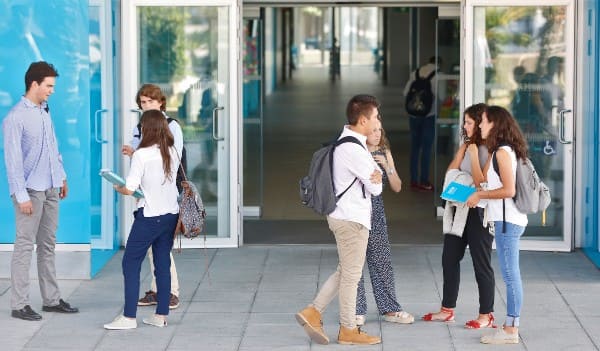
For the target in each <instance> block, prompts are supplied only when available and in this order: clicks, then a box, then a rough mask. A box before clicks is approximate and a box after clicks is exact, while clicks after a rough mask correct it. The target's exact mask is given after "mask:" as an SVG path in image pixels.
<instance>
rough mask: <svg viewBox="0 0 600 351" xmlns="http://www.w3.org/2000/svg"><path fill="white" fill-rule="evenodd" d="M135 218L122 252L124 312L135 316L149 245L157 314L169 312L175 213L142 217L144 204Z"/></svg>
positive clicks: (175, 223)
mask: <svg viewBox="0 0 600 351" xmlns="http://www.w3.org/2000/svg"><path fill="white" fill-rule="evenodd" d="M134 217H135V219H134V221H133V225H132V226H131V231H130V232H129V238H128V239H127V245H126V246H125V253H124V254H123V262H122V267H123V277H124V281H125V307H124V308H123V315H124V316H125V317H129V318H135V316H136V312H137V300H138V297H139V294H140V269H141V266H142V261H144V257H146V253H147V252H148V249H149V248H150V247H151V248H152V252H153V253H154V255H153V260H154V272H152V273H154V276H155V277H156V285H157V288H156V297H157V300H158V304H157V306H156V314H160V315H163V316H166V315H168V314H169V298H170V293H171V272H170V269H171V259H170V253H171V248H173V233H174V232H175V226H176V225H177V219H178V218H179V215H177V214H170V213H169V214H165V215H161V216H154V217H144V208H143V207H142V208H139V209H138V210H137V211H136V212H135V213H134Z"/></svg>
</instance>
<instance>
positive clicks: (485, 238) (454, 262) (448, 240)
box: [423, 104, 495, 329]
mask: <svg viewBox="0 0 600 351" xmlns="http://www.w3.org/2000/svg"><path fill="white" fill-rule="evenodd" d="M485 110H486V105H485V104H475V105H472V106H470V107H469V108H467V109H466V110H465V113H464V124H463V141H464V143H463V144H462V145H461V147H460V148H459V149H458V151H457V153H456V156H455V157H454V159H453V160H452V162H451V163H450V166H448V173H451V172H452V173H457V171H458V172H460V173H463V174H466V176H467V177H468V176H470V177H471V178H472V181H473V184H474V185H475V187H476V188H479V187H481V186H482V183H485V178H484V176H483V171H482V170H483V169H484V167H485V165H486V163H487V162H488V149H487V147H486V146H485V144H484V142H483V140H482V137H481V130H480V129H479V124H480V123H481V120H482V115H483V113H484V112H485ZM446 190H448V192H452V191H451V190H450V189H446ZM473 190H475V188H473ZM450 206H452V204H451V201H447V202H446V211H448V210H449V209H450ZM461 206H462V207H465V212H466V221H464V227H462V230H458V231H457V230H452V231H451V232H445V233H444V234H445V235H444V247H443V252H442V268H443V276H444V288H443V299H442V306H441V308H440V310H439V311H438V312H432V313H428V314H426V315H424V316H423V320H425V321H440V322H454V309H455V308H456V300H457V298H458V290H459V284H460V261H461V260H462V258H463V257H464V254H465V249H466V248H467V245H469V252H470V254H471V258H472V260H473V268H474V270H475V279H476V280H477V286H478V289H479V314H478V316H477V318H475V319H473V320H470V321H468V322H466V324H465V328H467V329H480V328H491V327H494V316H493V314H492V312H493V310H494V291H495V281H494V270H493V268H492V263H491V260H492V257H491V255H492V242H493V241H494V237H493V236H492V235H491V234H490V233H489V231H488V230H487V228H485V227H484V226H483V223H482V217H483V216H482V215H481V213H482V212H483V211H482V210H483V209H482V208H480V207H474V208H468V207H466V205H465V204H461ZM456 212H458V210H457V211H456ZM456 212H454V213H456ZM455 216H456V215H455ZM457 221H458V219H456V218H455V222H457Z"/></svg>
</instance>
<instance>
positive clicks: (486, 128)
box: [467, 106, 527, 344]
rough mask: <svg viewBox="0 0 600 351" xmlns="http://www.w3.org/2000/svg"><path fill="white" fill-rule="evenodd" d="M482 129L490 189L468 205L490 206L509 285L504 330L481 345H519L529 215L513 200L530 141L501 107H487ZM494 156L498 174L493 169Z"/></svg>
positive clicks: (492, 227)
mask: <svg viewBox="0 0 600 351" xmlns="http://www.w3.org/2000/svg"><path fill="white" fill-rule="evenodd" d="M479 127H480V128H481V136H482V138H483V139H484V140H485V144H486V145H487V147H488V150H489V151H490V152H491V153H492V155H493V156H492V161H491V162H488V165H487V168H486V176H487V177H486V179H487V187H488V189H487V190H483V189H481V190H479V191H476V192H475V193H473V194H472V195H471V196H470V197H469V199H468V200H467V205H468V206H469V207H470V208H475V207H477V206H478V204H479V203H480V202H483V203H484V204H487V220H488V224H489V226H490V232H491V233H494V234H495V238H496V252H497V254H498V262H499V266H500V270H501V271H502V278H503V280H504V283H505V284H506V309H507V311H506V320H505V322H504V325H503V326H502V328H498V329H497V331H495V332H493V333H491V334H488V335H484V336H483V337H481V342H482V343H484V344H517V343H519V324H520V315H521V305H522V302H523V285H522V282H521V271H520V268H519V241H520V238H521V235H523V232H524V231H525V227H526V226H527V215H526V214H524V213H521V212H520V211H519V210H518V209H517V207H516V205H515V202H514V200H513V197H514V196H515V193H516V188H515V179H516V173H517V162H520V160H522V159H524V158H526V157H527V142H526V141H525V138H524V137H523V133H522V132H521V130H520V128H519V125H518V124H517V121H516V120H515V119H514V117H513V116H512V115H511V114H510V112H508V111H507V110H506V109H504V108H503V107H500V106H490V107H488V108H487V110H486V112H485V113H484V114H483V118H482V120H481V124H480V125H479ZM494 154H495V155H494ZM494 157H495V158H496V161H497V169H498V171H499V172H498V173H497V172H496V170H495V169H494V168H495V167H494V166H493V163H494V162H493V159H494ZM490 163H491V164H492V165H490Z"/></svg>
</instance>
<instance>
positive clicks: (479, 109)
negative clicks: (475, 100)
mask: <svg viewBox="0 0 600 351" xmlns="http://www.w3.org/2000/svg"><path fill="white" fill-rule="evenodd" d="M486 107H487V105H486V104H484V103H479V104H475V105H471V106H469V107H467V109H466V110H465V113H464V114H463V116H464V118H467V115H468V116H469V117H470V118H471V119H472V120H473V121H475V129H474V130H473V136H472V137H471V138H469V137H468V136H467V131H466V130H465V128H464V127H463V128H462V133H461V134H462V138H463V141H464V142H465V144H475V145H481V144H482V143H483V138H482V137H481V128H479V124H481V118H482V116H483V113H484V112H485V109H486ZM463 125H464V120H463Z"/></svg>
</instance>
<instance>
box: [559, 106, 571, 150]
mask: <svg viewBox="0 0 600 351" xmlns="http://www.w3.org/2000/svg"><path fill="white" fill-rule="evenodd" d="M571 112H573V111H572V110H570V109H566V108H563V109H562V110H560V111H558V118H559V123H558V128H559V130H558V141H559V142H560V143H561V144H571V143H572V141H571V140H567V139H565V113H571Z"/></svg>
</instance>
